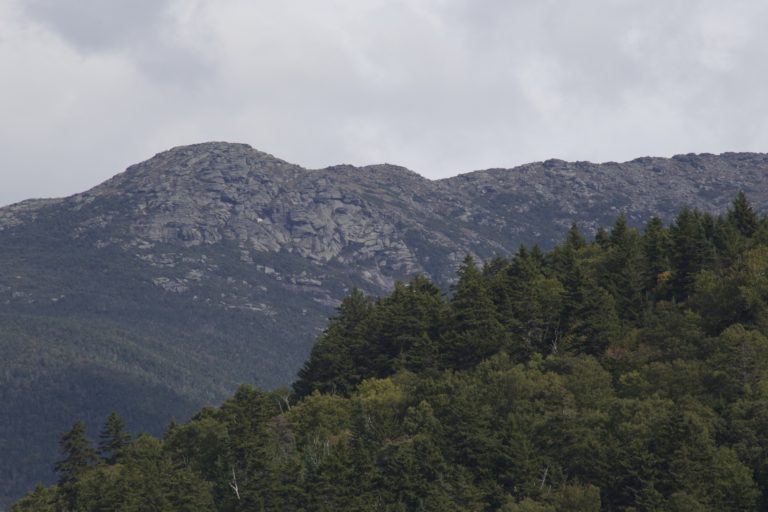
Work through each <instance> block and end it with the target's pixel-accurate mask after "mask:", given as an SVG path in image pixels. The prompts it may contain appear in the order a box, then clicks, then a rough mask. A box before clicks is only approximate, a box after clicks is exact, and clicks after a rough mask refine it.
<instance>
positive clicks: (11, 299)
mask: <svg viewBox="0 0 768 512" xmlns="http://www.w3.org/2000/svg"><path fill="white" fill-rule="evenodd" d="M739 190H744V191H745V192H746V193H747V195H748V196H749V198H750V199H751V200H752V202H753V204H754V205H755V207H756V209H758V210H760V211H762V212H765V211H767V209H768V156H766V155H764V154H741V153H739V154H736V153H733V154H730V153H729V154H723V155H719V156H716V155H685V156H677V157H674V158H671V159H661V158H640V159H637V160H633V161H632V162H627V163H623V164H616V163H607V164H600V165H597V164H590V163H586V162H578V163H567V162H562V161H557V160H550V161H547V162H543V163H534V164H529V165H525V166H521V167H518V168H515V169H494V170H487V171H478V172H473V173H469V174H465V175H461V176H457V177H454V178H450V179H445V180H439V181H430V180H427V179H425V178H423V177H421V176H419V175H417V174H415V173H413V172H411V171H409V170H407V169H404V168H402V167H397V166H393V165H376V166H368V167H362V168H356V167H352V166H346V165H342V166H335V167H330V168H327V169H320V170H306V169H303V168H301V167H299V166H296V165H293V164H290V163H287V162H285V161H282V160H280V159H278V158H275V157H273V156H271V155H268V154H266V153H262V152H259V151H256V150H254V149H252V148H251V147H250V146H247V145H243V144H228V143H205V144H197V145H193V146H185V147H179V148H174V149H172V150H169V151H166V152H164V153H161V154H159V155H157V156H155V157H153V158H152V159H150V160H147V161H146V162H143V163H140V164H138V165H134V166H132V167H130V168H129V169H128V170H127V171H125V172H124V173H122V174H119V175H117V176H115V177H114V178H112V179H110V180H108V181H107V182H105V183H103V184H101V185H99V186H97V187H95V188H93V189H91V190H89V191H87V192H84V193H82V194H77V195H74V196H71V197H67V198H63V199H52V200H30V201H25V202H23V203H19V204H16V205H11V206H8V207H5V208H2V209H0V326H1V327H0V356H2V357H0V397H1V398H2V403H3V406H2V407H3V409H2V411H0V495H5V496H8V495H14V496H16V495H18V493H20V492H22V491H24V490H26V489H27V488H28V487H29V483H30V480H34V479H47V478H49V473H48V468H49V467H50V463H51V461H50V460H45V459H44V458H43V456H42V455H39V454H50V453H52V452H53V451H54V448H53V447H52V446H51V442H52V440H54V439H55V435H53V436H52V435H51V433H55V432H58V431H62V430H64V429H66V428H68V427H69V426H70V425H71V423H72V422H74V421H75V420H76V419H80V418H85V419H86V420H88V421H89V422H90V423H91V425H92V426H93V427H97V426H98V423H99V422H100V421H101V418H103V417H105V416H106V414H107V413H108V412H109V411H108V410H107V409H106V408H107V407H109V405H108V404H114V403H121V404H122V408H121V410H120V411H119V412H120V414H121V415H123V416H124V417H125V418H126V419H127V420H128V422H129V424H130V425H131V426H132V427H134V428H144V429H148V430H150V431H153V432H157V431H158V430H159V429H161V428H162V426H163V425H164V424H165V423H166V422H167V420H168V419H169V418H170V416H172V415H176V416H184V415H186V414H189V413H190V412H191V411H193V410H195V408H197V407H198V406H199V405H200V404H202V403H214V402H216V401H218V400H220V399H221V398H223V397H225V396H226V395H227V394H228V393H231V392H232V391H233V390H234V388H235V386H236V385H237V384H239V383H242V382H252V383H257V384H259V385H261V386H264V387H267V388H271V387H274V386H278V385H285V384H288V383H289V382H290V381H291V379H292V377H293V375H294V373H295V371H296V370H297V368H298V367H299V366H300V364H301V363H302V361H303V360H304V359H305V357H306V356H307V354H308V352H309V348H310V346H311V344H312V341H313V339H314V337H315V335H316V334H317V332H318V331H319V330H320V329H322V327H323V325H324V323H325V319H326V317H327V316H328V315H329V314H330V313H331V312H332V310H333V307H334V305H335V304H337V303H338V301H339V300H340V299H341V298H342V297H343V296H344V295H345V294H346V293H347V292H348V291H349V290H350V289H351V287H353V286H357V287H360V288H362V289H363V290H365V291H366V292H368V293H373V294H379V293H382V292H384V291H385V290H388V289H390V288H391V287H392V286H393V284H394V282H395V281H396V280H398V279H405V278H407V277H408V276H410V275H413V274H415V273H418V272H421V273H425V274H427V275H429V276H430V277H432V278H433V279H435V280H436V281H438V282H440V283H442V284H443V285H447V284H449V280H450V278H451V276H452V275H453V272H454V269H455V267H456V265H457V264H458V263H459V262H460V260H461V259H462V258H463V256H464V255H465V254H466V253H472V254H473V255H475V256H477V257H479V258H488V257H491V256H493V255H495V254H504V253H507V252H510V251H513V250H515V249H516V247H517V246H518V245H519V244H520V243H526V244H532V243H539V244H541V245H543V246H545V247H550V246H552V245H554V243H555V242H557V241H558V240H560V239H561V237H562V234H563V232H564V231H565V230H566V229H567V228H568V227H569V225H570V224H571V222H574V221H575V222H578V223H579V224H580V225H581V226H582V227H583V228H584V229H585V230H586V231H587V232H593V231H594V229H595V228H596V227H597V226H600V225H605V224H606V223H609V222H612V220H613V219H614V218H615V216H616V214H617V212H619V211H623V212H626V214H627V216H628V219H629V220H630V222H631V223H633V224H635V225H639V224H642V223H643V222H645V220H647V219H648V218H649V217H650V216H651V215H659V216H661V217H663V218H665V219H666V220H669V219H670V216H671V215H672V214H673V213H674V212H676V211H677V210H678V209H679V208H680V207H681V206H684V205H688V206H691V207H696V208H700V209H703V210H707V211H712V212H721V211H723V210H724V209H725V208H726V207H727V206H728V205H729V204H730V201H731V199H732V198H733V197H734V195H735V194H736V193H737V192H738V191H739ZM127 390H130V394H131V396H147V400H146V401H145V402H141V403H129V402H125V401H123V400H122V399H121V397H122V396H125V393H126V391H127ZM30 424H34V425H36V430H34V431H29V430H28V429H27V428H26V426H28V425H30ZM22 426H25V427H24V430H22Z"/></svg>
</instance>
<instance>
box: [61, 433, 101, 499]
mask: <svg viewBox="0 0 768 512" xmlns="http://www.w3.org/2000/svg"><path fill="white" fill-rule="evenodd" d="M59 449H60V451H61V453H62V455H63V456H64V458H63V459H61V460H59V461H58V462H56V464H55V465H54V469H55V470H56V472H57V473H58V474H59V479H58V483H59V492H60V493H61V495H62V497H63V499H64V501H65V503H66V504H67V506H68V507H69V509H70V510H76V509H77V506H78V497H79V496H78V490H77V483H78V480H79V479H80V477H81V476H82V475H83V474H84V473H85V472H86V471H87V470H88V468H89V467H90V466H91V464H93V462H94V461H95V460H96V451H95V450H94V449H93V447H92V446H91V444H90V442H89V441H88V439H87V438H86V427H85V423H84V422H82V421H78V422H76V423H75V424H74V425H72V429H71V430H69V431H68V432H64V433H63V434H62V435H61V438H60V439H59Z"/></svg>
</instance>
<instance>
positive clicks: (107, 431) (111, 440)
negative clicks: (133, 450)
mask: <svg viewBox="0 0 768 512" xmlns="http://www.w3.org/2000/svg"><path fill="white" fill-rule="evenodd" d="M99 440H100V442H99V446H98V451H99V454H100V455H101V457H102V458H103V459H104V461H105V462H106V463H107V464H115V463H116V462H118V460H119V459H120V458H121V457H122V452H123V449H124V448H125V447H126V446H128V444H129V443H130V442H131V434H130V433H128V432H126V431H125V424H124V423H123V420H122V419H121V418H120V416H118V415H117V412H115V411H112V412H110V413H109V416H107V421H106V422H105V423H104V428H102V430H101V433H100V434H99Z"/></svg>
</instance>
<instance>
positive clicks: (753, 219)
mask: <svg viewBox="0 0 768 512" xmlns="http://www.w3.org/2000/svg"><path fill="white" fill-rule="evenodd" d="M727 218H728V221H729V222H731V223H732V224H733V225H734V226H736V229H738V230H739V232H740V233H741V234H742V236H745V237H747V238H750V237H752V235H754V234H755V231H757V228H758V224H759V220H758V218H757V214H756V213H755V211H754V210H753V209H752V205H750V204H749V200H747V196H746V194H744V192H743V191H740V192H739V194H738V195H737V196H736V199H734V200H733V203H731V208H730V210H728V215H727Z"/></svg>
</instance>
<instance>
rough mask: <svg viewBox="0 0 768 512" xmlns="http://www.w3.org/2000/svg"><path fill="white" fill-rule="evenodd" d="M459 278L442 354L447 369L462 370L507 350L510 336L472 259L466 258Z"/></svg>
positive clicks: (452, 299) (459, 272) (460, 269)
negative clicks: (500, 320)
mask: <svg viewBox="0 0 768 512" xmlns="http://www.w3.org/2000/svg"><path fill="white" fill-rule="evenodd" d="M458 278H459V280H458V282H457V283H456V285H455V287H454V295H453V297H452V298H451V302H450V306H451V313H450V318H449V321H448V332H447V334H446V337H445V339H444V342H443V343H444V349H443V353H444V361H445V364H446V366H447V367H450V368H456V369H462V368H468V367H471V366H473V365H475V364H477V363H479V362H480V361H482V360H483V359H485V358H487V357H489V356H491V355H493V354H494V353H496V352H498V351H500V350H502V349H505V348H507V341H508V336H507V334H506V331H505V329H504V327H503V326H502V325H501V323H500V322H499V319H498V316H497V313H496V308H495V307H494V305H493V301H492V300H491V297H490V294H489V293H488V287H487V285H486V283H485V281H484V279H483V276H482V274H481V273H480V271H479V270H478V268H477V265H476V264H475V260H474V259H473V258H472V257H471V256H469V255H467V256H466V257H465V258H464V262H463V263H462V265H461V267H460V268H459V271H458Z"/></svg>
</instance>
